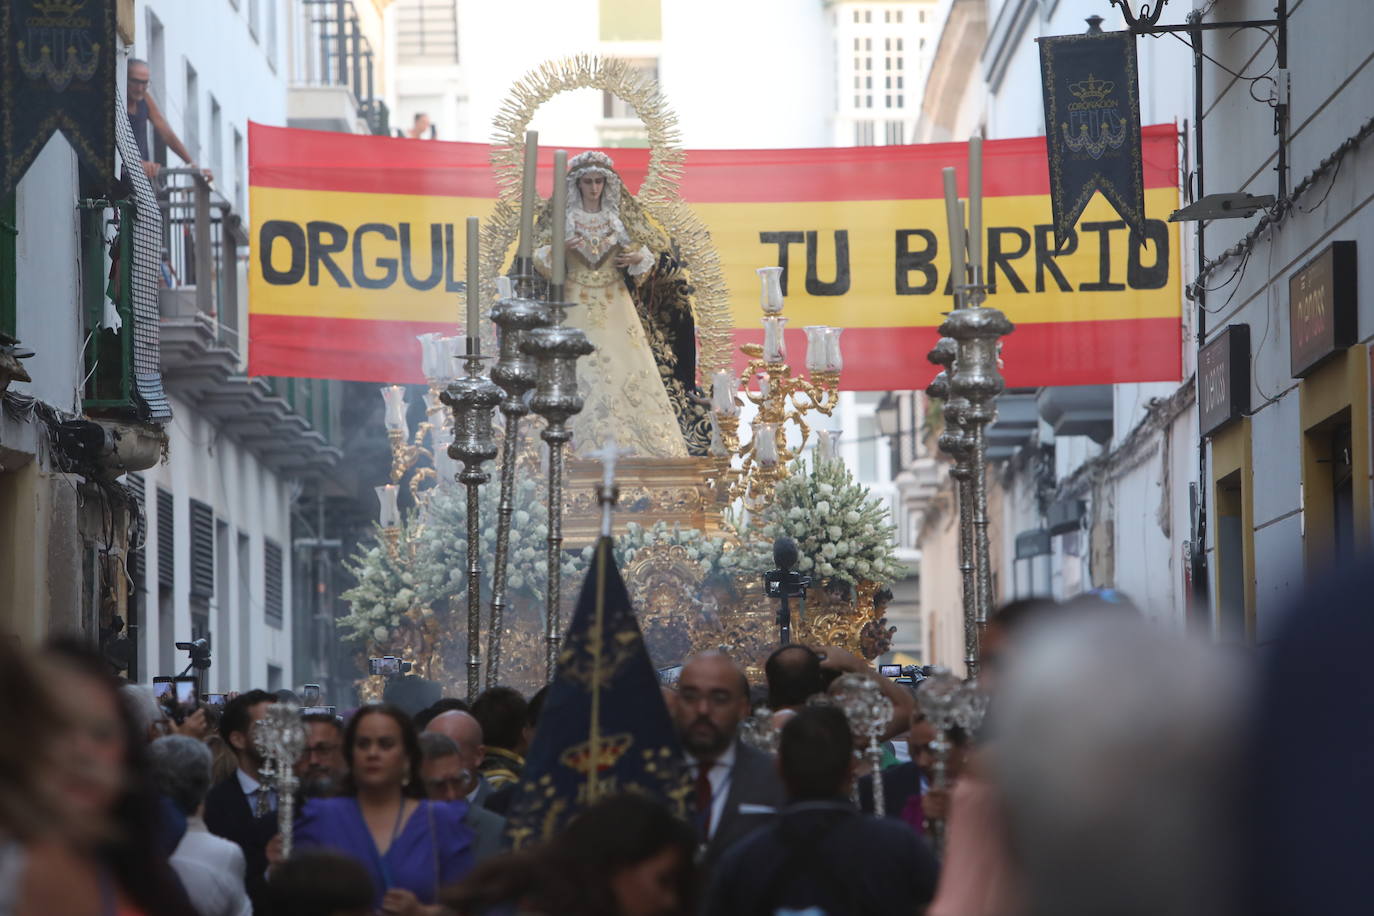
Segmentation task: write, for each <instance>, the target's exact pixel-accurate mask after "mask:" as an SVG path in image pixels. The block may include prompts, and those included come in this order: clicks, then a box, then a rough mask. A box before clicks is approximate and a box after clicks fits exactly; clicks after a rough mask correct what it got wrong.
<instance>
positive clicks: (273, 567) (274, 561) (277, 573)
mask: <svg viewBox="0 0 1374 916" xmlns="http://www.w3.org/2000/svg"><path fill="white" fill-rule="evenodd" d="M262 560H263V564H262V565H263V577H262V591H263V614H264V615H265V616H266V617H267V622H268V624H269V625H271V626H274V627H277V628H278V629H280V628H281V625H282V610H283V609H282V587H283V570H282V552H281V545H280V544H278V543H276V542H274V541H271V540H267V539H264V540H263V542H262Z"/></svg>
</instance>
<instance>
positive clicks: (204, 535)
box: [191, 499, 215, 599]
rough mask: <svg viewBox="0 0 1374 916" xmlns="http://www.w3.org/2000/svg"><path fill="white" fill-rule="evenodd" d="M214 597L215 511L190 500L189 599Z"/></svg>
mask: <svg viewBox="0 0 1374 916" xmlns="http://www.w3.org/2000/svg"><path fill="white" fill-rule="evenodd" d="M214 596H215V510H213V509H211V508H210V507H209V506H207V505H206V504H205V503H203V502H201V501H199V500H196V499H193V500H191V597H192V598H205V599H209V598H213V597H214Z"/></svg>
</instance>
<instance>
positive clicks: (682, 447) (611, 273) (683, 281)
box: [534, 150, 709, 458]
mask: <svg viewBox="0 0 1374 916" xmlns="http://www.w3.org/2000/svg"><path fill="white" fill-rule="evenodd" d="M567 181H568V211H567V212H568V215H567V246H568V257H567V277H566V280H565V283H564V299H565V300H566V301H567V302H570V303H572V304H574V305H575V306H577V308H574V309H572V310H571V311H570V312H569V314H568V319H569V323H570V324H574V325H576V326H577V327H579V328H581V329H582V330H583V331H584V332H586V334H587V337H588V339H589V340H590V341H591V342H592V343H593V344H594V345H595V346H596V352H594V353H592V354H591V355H590V356H588V357H584V358H583V359H582V360H580V361H579V363H578V368H577V373H578V377H579V379H580V387H581V389H582V394H583V396H584V398H585V404H584V406H583V408H582V412H581V413H580V414H578V415H576V416H575V417H573V419H572V421H571V426H572V429H573V449H574V452H575V453H576V454H579V455H584V456H585V455H587V454H588V453H590V452H591V451H592V450H593V449H595V448H599V447H600V445H601V444H602V443H603V442H604V441H605V439H606V438H607V437H610V436H614V438H615V439H616V441H617V442H618V443H619V444H621V445H624V446H628V447H629V448H630V449H632V450H633V453H634V454H636V455H638V456H640V457H655V458H680V457H685V456H687V455H689V454H695V455H702V454H705V451H706V446H707V444H708V443H709V425H708V420H707V414H706V409H705V407H704V406H703V404H702V402H701V401H700V400H699V399H698V398H699V394H700V392H699V391H698V390H697V387H696V342H695V324H694V322H693V319H692V308H691V299H690V296H691V289H690V286H689V285H688V283H687V278H686V276H685V273H684V271H683V270H682V266H681V264H680V263H679V262H678V261H677V260H676V259H675V258H674V257H673V254H672V251H671V244H670V241H669V239H668V237H667V235H666V234H665V233H664V232H663V231H662V230H661V229H660V228H659V227H657V226H656V225H655V224H654V223H653V222H652V221H651V220H650V218H649V216H648V214H646V213H645V212H644V211H643V210H642V209H641V207H640V206H639V202H638V201H636V200H635V198H634V195H632V194H630V193H629V192H628V191H626V190H625V188H624V185H623V183H622V182H621V180H620V176H619V174H617V173H616V171H615V165H614V163H613V162H612V160H611V157H610V156H608V155H606V154H605V153H602V152H598V151H595V150H593V151H589V152H585V153H581V154H579V155H577V156H574V157H573V159H572V161H571V162H569V163H568V178H567ZM550 218H551V208H550V207H545V208H544V212H543V213H542V214H541V219H540V226H539V230H538V233H537V234H538V241H539V242H540V247H538V248H536V249H535V252H534V262H535V267H536V269H538V270H539V271H540V273H542V274H543V275H544V276H545V277H547V276H548V274H549V271H550V256H549V255H550V249H549V240H550V235H551V232H550V225H549V223H550Z"/></svg>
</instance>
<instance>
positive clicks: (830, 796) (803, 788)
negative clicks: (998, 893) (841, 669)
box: [704, 706, 938, 916]
mask: <svg viewBox="0 0 1374 916" xmlns="http://www.w3.org/2000/svg"><path fill="white" fill-rule="evenodd" d="M853 746H854V745H853V736H852V734H851V732H850V730H849V723H848V722H846V721H845V717H844V713H842V712H840V710H838V709H836V708H835V707H833V706H816V707H806V708H803V709H802V710H801V711H800V712H798V713H797V714H796V715H795V716H793V717H792V718H791V719H789V720H788V722H787V724H786V725H785V726H783V730H782V738H781V740H780V742H779V745H778V757H779V761H780V769H781V771H782V779H783V782H784V783H785V784H786V786H787V795H788V799H789V802H788V805H787V806H786V807H785V808H783V810H782V811H781V812H780V813H779V815H778V816H777V817H776V818H775V819H774V820H773V821H772V822H771V823H769V824H768V825H767V826H765V827H763V828H762V829H760V830H756V831H754V832H753V833H752V834H750V835H749V836H748V837H746V838H745V839H743V840H741V841H740V842H739V843H738V844H736V845H735V846H734V847H732V848H731V849H729V850H728V851H727V852H726V853H725V855H724V856H723V857H722V858H721V860H720V862H719V864H718V865H717V867H716V869H715V871H714V875H713V880H712V882H711V886H710V890H709V891H708V893H707V895H706V907H705V909H704V912H706V913H710V914H711V916H733V914H740V916H744V914H752V913H777V912H798V913H813V914H817V916H840V914H857V913H887V912H920V911H922V910H923V909H924V907H925V905H926V904H927V903H929V902H930V900H931V898H932V897H933V896H934V894H935V881H936V877H937V875H938V866H937V865H936V862H935V856H934V855H933V854H932V853H931V851H930V849H929V848H927V847H926V845H925V843H924V842H923V841H922V840H921V839H920V838H919V837H917V836H916V834H915V833H914V832H912V830H911V829H910V828H909V827H907V826H906V825H905V824H901V823H898V822H897V821H894V820H889V819H888V818H876V817H865V816H864V815H863V814H861V813H860V812H859V811H858V809H856V808H855V807H854V806H853V805H852V804H850V802H849V800H848V798H847V797H846V796H847V795H848V793H849V787H850V784H851V782H852V780H853V778H854V755H853V753H852V751H851V748H852V747H853Z"/></svg>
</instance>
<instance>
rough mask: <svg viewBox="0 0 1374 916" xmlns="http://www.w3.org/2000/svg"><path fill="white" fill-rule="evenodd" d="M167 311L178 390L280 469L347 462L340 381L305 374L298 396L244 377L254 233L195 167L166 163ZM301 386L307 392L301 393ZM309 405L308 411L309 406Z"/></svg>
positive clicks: (165, 361)
mask: <svg viewBox="0 0 1374 916" xmlns="http://www.w3.org/2000/svg"><path fill="white" fill-rule="evenodd" d="M161 176H162V178H163V184H162V187H161V189H160V191H159V194H158V201H159V205H160V207H161V209H162V225H163V250H162V253H161V256H162V282H163V288H162V290H161V293H160V301H159V308H160V314H161V321H160V325H161V353H162V375H163V380H164V381H165V383H166V385H167V388H168V390H169V392H170V393H172V394H174V395H175V396H177V397H178V398H180V399H181V400H183V401H185V402H186V403H188V404H189V405H191V406H192V407H193V408H194V409H195V410H197V411H198V412H200V413H202V414H203V415H205V416H207V417H208V418H209V419H210V420H212V421H213V422H215V423H216V424H217V425H219V426H220V427H221V428H223V429H225V431H226V432H227V433H228V434H229V435H230V436H231V437H232V438H234V439H237V440H238V441H240V442H241V443H243V445H244V446H245V447H247V448H248V449H250V450H251V451H253V452H255V453H256V454H257V455H258V456H259V457H260V458H261V459H262V460H263V461H264V462H265V463H267V464H268V465H269V466H271V467H273V468H274V469H276V470H278V471H279V472H281V473H286V474H291V475H300V474H309V473H323V472H325V471H327V470H329V469H330V468H332V467H333V466H334V465H335V464H336V463H337V462H338V460H339V457H340V452H339V449H338V448H337V447H336V445H335V442H334V441H333V440H334V438H335V436H336V435H337V434H336V432H335V424H334V422H333V413H334V411H335V410H336V409H337V408H336V407H332V406H331V399H330V397H329V394H328V389H329V387H330V386H334V385H337V384H338V383H337V382H330V381H325V380H315V379H298V380H295V381H294V382H293V384H292V385H291V386H290V391H291V393H292V397H290V398H289V399H288V398H286V397H282V396H281V394H280V393H279V391H278V390H277V387H278V386H276V385H275V384H274V382H273V381H272V380H268V379H262V378H253V377H249V376H247V375H246V374H245V372H244V368H245V363H246V356H247V346H246V345H247V335H246V333H244V330H243V327H242V325H241V323H240V316H241V315H242V313H243V312H244V311H245V308H244V307H245V304H246V301H247V299H246V296H245V295H244V290H243V287H242V280H243V277H242V275H241V274H242V258H243V256H244V254H245V253H246V251H247V247H248V233H247V229H246V227H245V226H244V224H243V221H242V219H241V218H240V217H239V214H238V213H236V212H235V211H234V209H233V206H232V205H231V204H230V203H229V201H227V200H225V199H224V198H223V197H222V196H220V195H219V193H218V192H216V191H215V190H214V189H213V188H212V187H211V186H210V184H209V182H207V181H206V180H205V178H204V176H203V175H202V174H201V173H200V172H198V171H196V170H194V169H163V170H162V172H161ZM297 388H299V389H300V390H301V394H300V395H299V396H297V395H296V391H297ZM302 408H305V409H302Z"/></svg>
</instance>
